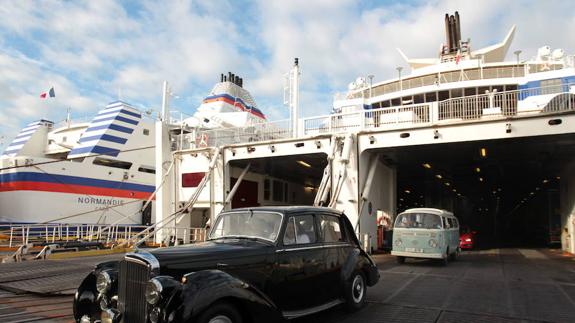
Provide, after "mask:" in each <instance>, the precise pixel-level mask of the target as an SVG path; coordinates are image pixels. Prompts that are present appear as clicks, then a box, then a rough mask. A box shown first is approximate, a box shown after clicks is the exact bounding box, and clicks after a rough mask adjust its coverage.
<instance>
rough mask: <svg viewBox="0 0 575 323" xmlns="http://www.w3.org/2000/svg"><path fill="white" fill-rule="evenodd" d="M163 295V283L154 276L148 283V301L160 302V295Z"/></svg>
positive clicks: (150, 302) (151, 303) (152, 302)
mask: <svg viewBox="0 0 575 323" xmlns="http://www.w3.org/2000/svg"><path fill="white" fill-rule="evenodd" d="M161 296H162V284H161V283H160V282H159V281H158V280H156V279H154V278H152V279H151V280H150V281H149V282H148V284H147V285H146V301H147V302H148V303H149V304H150V305H154V304H156V303H158V301H159V300H160V297H161Z"/></svg>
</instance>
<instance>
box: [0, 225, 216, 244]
mask: <svg viewBox="0 0 575 323" xmlns="http://www.w3.org/2000/svg"><path fill="white" fill-rule="evenodd" d="M147 228H148V227H147V226H144V225H125V224H124V225H104V224H37V225H13V226H5V227H3V228H1V229H0V234H1V238H2V239H0V246H2V245H3V246H5V247H9V248H16V247H18V246H21V245H27V244H35V245H45V244H54V243H69V242H77V241H82V242H99V243H101V244H102V245H105V246H108V245H117V244H120V243H123V242H126V241H131V240H133V238H135V237H137V236H138V235H139V234H140V232H142V231H144V230H145V229H147ZM159 235H161V236H162V237H163V239H162V240H163V241H162V242H164V243H166V244H168V243H173V242H175V241H177V242H179V243H195V242H201V241H204V240H205V238H206V230H205V229H204V228H190V227H164V228H162V229H160V230H157V231H154V232H153V234H151V235H150V237H149V238H148V239H147V240H146V242H149V243H151V244H154V243H156V242H157V241H158V239H157V238H158V236H159Z"/></svg>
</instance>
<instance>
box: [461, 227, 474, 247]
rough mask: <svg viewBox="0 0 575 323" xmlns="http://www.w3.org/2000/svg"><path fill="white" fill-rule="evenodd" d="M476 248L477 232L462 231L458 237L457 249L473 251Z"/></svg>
mask: <svg viewBox="0 0 575 323" xmlns="http://www.w3.org/2000/svg"><path fill="white" fill-rule="evenodd" d="M475 247H477V231H464V232H462V233H461V234H460V235H459V248H461V249H468V250H471V249H475Z"/></svg>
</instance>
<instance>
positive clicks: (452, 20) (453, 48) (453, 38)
mask: <svg viewBox="0 0 575 323" xmlns="http://www.w3.org/2000/svg"><path fill="white" fill-rule="evenodd" d="M449 32H450V34H451V48H450V51H451V52H455V51H456V50H457V36H456V34H455V17H454V16H453V15H451V16H450V17H449Z"/></svg>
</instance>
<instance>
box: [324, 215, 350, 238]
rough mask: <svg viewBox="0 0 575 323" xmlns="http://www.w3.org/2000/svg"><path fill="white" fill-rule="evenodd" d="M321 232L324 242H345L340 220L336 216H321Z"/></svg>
mask: <svg viewBox="0 0 575 323" xmlns="http://www.w3.org/2000/svg"><path fill="white" fill-rule="evenodd" d="M319 232H320V233H321V236H322V238H323V241H324V242H340V241H344V239H343V233H342V230H341V226H340V223H339V219H338V218H337V217H335V216H330V215H321V216H320V219H319Z"/></svg>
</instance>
